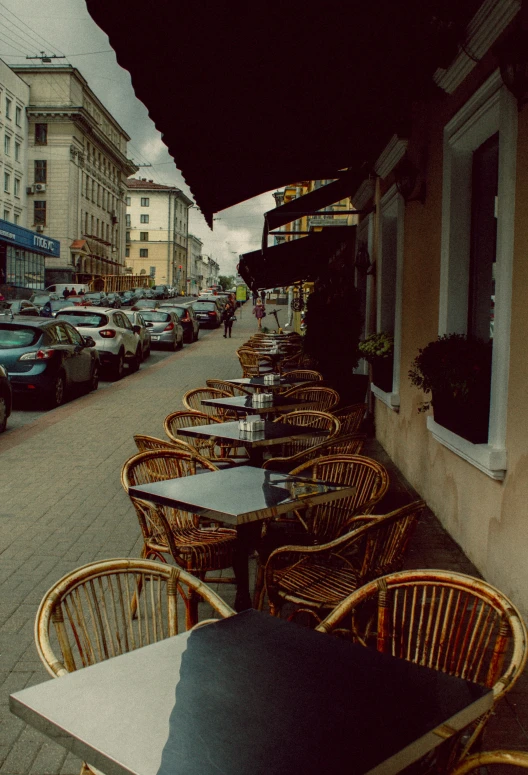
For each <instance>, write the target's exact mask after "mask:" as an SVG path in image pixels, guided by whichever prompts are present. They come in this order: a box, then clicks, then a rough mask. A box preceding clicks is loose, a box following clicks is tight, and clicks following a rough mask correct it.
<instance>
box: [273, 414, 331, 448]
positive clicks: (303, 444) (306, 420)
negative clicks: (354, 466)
mask: <svg viewBox="0 0 528 775" xmlns="http://www.w3.org/2000/svg"><path fill="white" fill-rule="evenodd" d="M274 422H284V423H289V424H291V425H302V426H306V427H310V428H314V429H317V430H323V431H326V436H322V435H321V434H314V435H313V436H310V435H307V436H301V437H300V438H298V439H293V440H292V441H287V442H285V443H284V444H282V445H281V447H280V457H291V456H292V455H296V454H297V453H298V452H304V450H306V449H308V448H309V447H314V446H315V445H316V444H320V443H321V440H322V439H324V438H327V439H328V438H333V437H334V436H337V434H338V433H339V430H340V428H341V423H340V422H339V420H338V419H337V417H334V416H333V415H331V414H329V413H328V412H319V411H316V410H315V409H306V410H303V411H298V412H288V413H287V414H282V415H279V416H278V417H276V418H275V420H274Z"/></svg>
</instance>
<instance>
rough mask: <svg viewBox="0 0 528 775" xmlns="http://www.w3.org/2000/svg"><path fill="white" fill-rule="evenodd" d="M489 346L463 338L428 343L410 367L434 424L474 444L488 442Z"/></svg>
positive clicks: (446, 337)
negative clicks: (430, 411) (425, 395)
mask: <svg viewBox="0 0 528 775" xmlns="http://www.w3.org/2000/svg"><path fill="white" fill-rule="evenodd" d="M491 354H492V343H491V342H483V341H482V340H481V339H477V338H476V337H472V336H466V335H464V334H446V335H444V336H439V337H438V339H436V340H435V341H434V342H429V344H428V345H426V346H425V347H424V348H423V349H420V350H419V351H418V355H417V356H416V358H415V359H414V361H413V362H412V364H411V369H410V371H409V378H410V380H411V382H412V384H413V385H415V386H416V387H418V388H420V389H421V390H423V391H424V393H426V394H428V393H430V394H431V398H430V399H428V400H426V401H424V402H422V405H421V406H420V408H419V410H418V411H420V412H424V411H426V410H427V409H429V406H430V405H431V404H432V406H433V413H434V419H435V422H437V423H438V424H439V425H442V426H443V427H444V428H447V429H448V430H450V431H453V433H456V434H457V435H458V436H462V437H463V438H465V439H467V440H468V441H471V442H473V444H485V443H486V442H487V440H488V424H489V407H490V390H491Z"/></svg>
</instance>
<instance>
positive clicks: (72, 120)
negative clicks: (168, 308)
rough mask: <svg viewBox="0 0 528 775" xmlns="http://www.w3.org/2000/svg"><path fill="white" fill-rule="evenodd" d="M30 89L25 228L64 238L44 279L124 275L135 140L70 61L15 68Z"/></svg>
mask: <svg viewBox="0 0 528 775" xmlns="http://www.w3.org/2000/svg"><path fill="white" fill-rule="evenodd" d="M12 69H13V70H14V72H15V73H16V75H17V76H19V77H20V78H21V79H22V80H23V81H25V83H26V84H27V85H28V86H29V104H28V107H27V119H28V158H27V169H28V178H27V187H26V191H27V196H28V216H27V226H28V227H29V228H30V229H31V228H33V229H34V230H35V231H38V232H40V233H41V234H43V235H51V236H53V237H54V238H55V239H57V240H58V241H59V242H60V248H61V250H60V258H57V257H55V256H52V257H48V258H47V259H46V283H47V284H51V283H55V282H71V281H78V282H92V281H95V285H97V280H98V279H99V278H102V277H103V276H104V275H113V274H121V273H122V272H123V268H124V260H125V229H124V223H125V207H126V205H125V181H126V178H127V177H128V176H129V175H132V174H133V173H134V172H136V170H137V168H136V167H135V166H134V164H133V163H132V162H131V161H129V159H128V158H127V142H128V140H129V139H130V138H129V136H128V135H127V134H126V132H125V131H124V130H123V128H122V127H121V126H120V125H119V124H118V123H117V121H116V120H115V119H114V118H113V116H112V115H111V113H110V112H109V111H108V110H107V109H106V108H105V107H104V105H103V104H102V103H101V102H100V101H99V100H98V99H97V97H96V96H95V94H94V93H93V91H92V90H91V89H90V87H89V86H88V83H87V82H86V80H85V79H84V78H83V76H82V75H81V73H80V72H79V71H78V70H77V69H76V68H74V67H72V66H71V65H17V66H14V67H13V68H12Z"/></svg>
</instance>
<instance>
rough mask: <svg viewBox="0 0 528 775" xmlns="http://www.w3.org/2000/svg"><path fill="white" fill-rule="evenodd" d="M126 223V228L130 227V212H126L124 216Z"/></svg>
mask: <svg viewBox="0 0 528 775" xmlns="http://www.w3.org/2000/svg"><path fill="white" fill-rule="evenodd" d="M125 221H126V225H127V227H128V228H130V213H127V214H126V216H125Z"/></svg>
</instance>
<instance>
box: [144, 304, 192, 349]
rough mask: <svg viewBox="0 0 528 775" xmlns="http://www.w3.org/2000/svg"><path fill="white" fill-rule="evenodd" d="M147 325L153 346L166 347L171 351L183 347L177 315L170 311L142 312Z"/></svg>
mask: <svg viewBox="0 0 528 775" xmlns="http://www.w3.org/2000/svg"><path fill="white" fill-rule="evenodd" d="M142 315H143V319H144V320H145V322H146V323H147V325H149V323H150V325H149V328H150V337H151V339H152V344H153V345H157V344H159V345H166V346H167V347H169V348H170V349H171V350H179V349H181V348H182V347H183V328H182V325H181V323H180V319H179V317H178V315H177V314H176V313H175V312H173V311H171V310H162V309H147V310H144V311H143V312H142Z"/></svg>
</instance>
